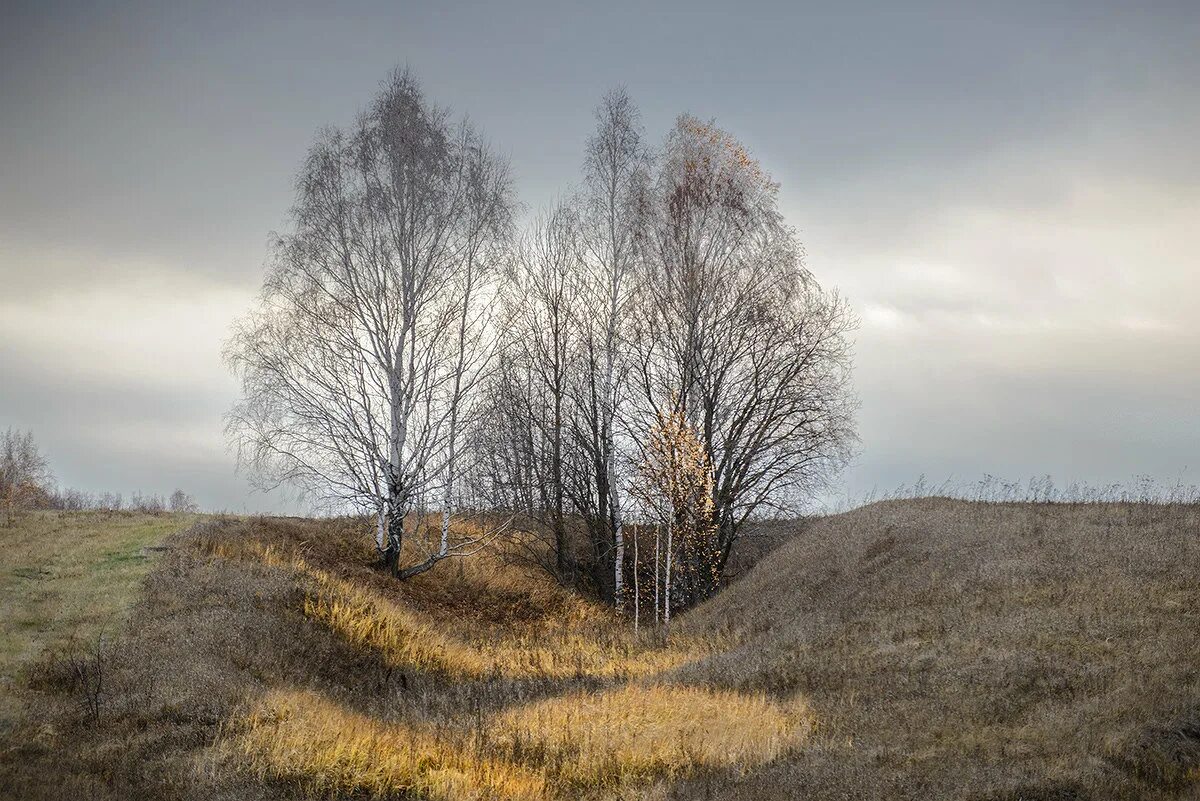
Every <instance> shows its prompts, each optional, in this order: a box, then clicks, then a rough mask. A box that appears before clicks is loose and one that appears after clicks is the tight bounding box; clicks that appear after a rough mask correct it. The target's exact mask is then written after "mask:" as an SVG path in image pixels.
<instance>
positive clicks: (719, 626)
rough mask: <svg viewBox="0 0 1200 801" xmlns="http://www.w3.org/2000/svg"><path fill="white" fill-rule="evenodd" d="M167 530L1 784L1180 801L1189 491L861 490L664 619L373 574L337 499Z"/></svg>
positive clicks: (121, 790)
mask: <svg viewBox="0 0 1200 801" xmlns="http://www.w3.org/2000/svg"><path fill="white" fill-rule="evenodd" d="M167 544H168V546H169V550H168V551H167V552H165V553H164V554H163V555H162V557H161V559H160V561H159V562H158V564H157V565H156V566H155V568H154V569H153V571H152V572H151V573H150V575H149V577H148V578H147V580H146V582H145V585H144V590H143V593H142V595H141V597H140V600H139V601H138V602H137V604H136V605H135V606H134V608H133V611H132V616H131V618H130V622H129V625H128V627H127V628H126V629H125V630H124V631H123V632H122V636H121V637H120V638H119V639H118V640H115V641H113V642H112V643H111V644H110V645H108V646H106V647H105V648H103V649H101V650H100V651H99V652H96V651H94V650H93V651H90V652H89V651H82V652H78V653H75V654H74V655H71V656H58V657H55V656H47V657H43V658H42V659H41V660H40V661H37V662H35V663H33V664H32V665H31V666H30V667H27V668H26V670H25V671H24V673H23V682H24V686H25V690H24V691H23V692H24V694H23V696H22V702H23V704H24V705H25V707H26V710H27V714H26V716H25V720H24V721H23V722H22V723H21V724H20V725H19V726H18V727H17V728H16V729H14V730H12V731H11V732H9V733H8V735H6V736H4V737H3V739H2V740H0V795H3V794H4V793H6V792H7V793H9V794H10V795H11V797H20V798H59V797H93V798H114V799H115V798H121V799H127V798H177V799H199V798H228V799H234V798H236V799H256V798H261V799H267V798H308V797H335V796H339V797H340V796H377V797H404V795H405V794H408V795H411V796H413V797H425V798H435V799H459V798H513V799H525V798H529V799H536V798H655V799H667V798H678V799H694V798H705V797H710V798H733V799H739V798H744V799H752V798H753V799H770V798H795V799H801V798H805V799H835V798H836V799H858V798H864V799H869V798H879V799H883V798H913V799H917V798H921V799H927V798H978V799H1087V798H1096V799H1099V798H1150V799H1178V798H1197V797H1200V795H1197V793H1198V792H1200V620H1198V619H1197V618H1198V614H1197V611H1196V610H1197V600H1198V596H1200V581H1198V580H1197V579H1198V578H1200V510H1197V509H1196V508H1195V507H1162V506H1142V505H1090V506H1062V505H1022V504H968V503H962V502H955V501H947V500H932V499H931V500H921V501H905V502H886V503H880V504H875V505H872V506H870V507H866V508H864V509H860V510H857V511H855V512H851V513H849V514H846V515H839V516H836V517H831V518H826V519H824V520H820V521H817V522H814V523H810V524H806V525H805V526H804V528H803V530H802V531H798V532H797V535H796V536H794V537H793V538H792V539H790V540H789V541H787V542H786V543H785V544H784V545H782V546H781V547H779V548H778V549H776V550H774V551H773V552H771V553H769V554H767V555H765V556H763V557H762V558H761V559H760V560H759V561H758V563H757V564H756V565H755V566H754V567H753V568H752V569H750V570H749V571H748V572H747V574H746V575H745V576H744V577H743V578H741V579H740V580H739V581H737V582H735V583H734V584H733V585H732V586H731V587H730V588H729V589H727V590H726V591H725V592H724V593H722V594H721V595H720V596H718V597H717V598H715V599H713V600H712V601H710V602H709V603H708V604H706V605H705V606H703V607H701V608H699V609H696V610H694V611H693V612H691V613H689V614H688V615H685V616H683V617H682V618H681V620H680V622H679V624H678V625H677V626H676V627H675V629H674V631H672V633H671V638H670V640H669V641H668V642H664V641H663V640H662V639H661V638H660V637H659V636H657V635H656V634H654V633H646V632H643V633H642V634H640V635H635V634H634V633H633V632H632V631H631V630H630V627H629V626H628V625H627V623H626V622H625V621H623V620H620V619H618V618H616V617H615V616H614V615H613V614H612V613H611V612H610V611H609V610H607V609H601V608H599V607H597V606H595V605H593V604H591V603H589V602H587V601H586V600H584V599H581V598H580V597H578V596H576V595H574V594H572V593H570V592H568V591H565V590H563V589H561V588H559V587H557V586H556V585H554V584H552V583H550V582H548V581H546V580H545V579H544V578H541V577H539V576H536V575H527V574H525V573H523V572H521V571H519V570H517V569H516V568H514V567H511V566H508V565H507V564H506V563H504V562H503V561H502V560H501V559H499V558H498V557H496V556H490V557H484V558H475V559H472V560H469V561H463V562H459V563H455V564H454V565H453V566H451V567H449V568H446V569H443V570H439V571H434V572H433V573H430V574H427V575H423V576H419V577H417V578H416V579H414V580H412V581H409V582H407V583H404V584H398V583H397V582H395V581H393V580H392V579H390V578H388V577H387V576H384V575H381V574H379V573H377V572H375V571H374V570H373V569H372V567H371V563H372V557H373V554H372V552H371V547H370V544H369V541H368V540H367V539H366V538H365V537H364V536H363V534H362V532H361V531H359V530H357V529H356V528H355V527H354V526H353V525H352V524H351V523H349V522H345V521H303V520H208V521H205V522H202V523H199V524H197V525H196V526H194V527H192V528H191V529H190V530H188V531H186V532H184V533H181V534H177V535H174V536H173V537H172V538H170V539H169V540H168V542H167ZM1189 793H1190V795H1189Z"/></svg>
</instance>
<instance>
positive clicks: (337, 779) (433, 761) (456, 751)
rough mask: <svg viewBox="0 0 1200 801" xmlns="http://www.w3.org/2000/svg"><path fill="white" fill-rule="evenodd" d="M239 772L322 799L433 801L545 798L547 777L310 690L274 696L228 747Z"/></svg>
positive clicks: (238, 729)
mask: <svg viewBox="0 0 1200 801" xmlns="http://www.w3.org/2000/svg"><path fill="white" fill-rule="evenodd" d="M222 748H223V749H225V750H226V751H227V752H228V753H229V755H230V756H232V757H233V758H234V760H235V761H236V764H237V765H238V766H239V767H248V768H249V769H250V770H253V771H255V772H256V773H257V774H258V775H259V776H260V777H261V778H263V779H266V780H282V781H287V782H293V783H295V784H297V785H298V786H299V787H301V788H302V789H303V790H304V791H306V792H308V793H310V794H313V795H318V796H322V797H325V796H329V797H334V796H343V795H355V794H364V793H365V794H368V795H371V796H373V797H377V798H385V797H392V796H395V795H398V794H405V793H407V794H411V795H414V796H417V797H420V798H428V799H434V801H471V800H472V799H513V800H514V801H522V800H523V799H528V800H529V801H535V800H536V799H539V798H544V797H545V795H546V787H545V784H544V783H543V781H542V779H541V777H540V776H539V775H537V774H536V773H533V772H532V771H529V770H525V769H522V768H520V767H518V766H515V765H511V764H505V763H501V762H497V761H495V760H490V759H481V758H478V757H477V756H476V755H475V754H474V753H473V752H472V751H471V750H470V749H464V748H463V744H462V743H461V742H454V741H452V740H447V739H445V738H439V737H437V736H434V735H432V734H430V733H428V732H423V731H420V730H419V729H417V728H414V727H412V726H406V725H403V724H398V723H389V722H383V721H379V720H377V719H374V718H371V717H367V716H365V715H361V714H358V713H355V712H351V711H348V710H346V709H344V708H342V707H340V706H338V705H337V704H334V703H332V702H330V701H329V700H327V699H324V698H322V697H320V696H318V695H316V694H315V693H312V692H294V691H282V690H277V691H272V692H270V693H268V694H267V695H266V696H265V697H264V698H263V699H262V700H261V701H259V703H258V704H257V706H256V708H255V709H254V710H253V712H252V713H251V714H250V715H249V716H248V717H247V718H246V719H245V720H244V721H242V722H241V723H240V724H239V725H238V726H237V727H236V728H235V733H234V734H233V735H232V736H231V737H229V738H228V739H227V740H225V741H223V744H222Z"/></svg>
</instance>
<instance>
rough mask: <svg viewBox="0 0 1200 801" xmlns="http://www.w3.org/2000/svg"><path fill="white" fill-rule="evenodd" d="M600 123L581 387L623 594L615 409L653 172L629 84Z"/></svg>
mask: <svg viewBox="0 0 1200 801" xmlns="http://www.w3.org/2000/svg"><path fill="white" fill-rule="evenodd" d="M596 121H597V126H596V130H595V133H593V135H592V137H591V139H589V140H588V144H587V156H586V158H585V161H584V184H583V191H582V192H581V194H580V198H579V204H580V209H581V214H580V217H581V220H582V234H583V235H582V237H581V244H582V256H583V259H582V262H583V265H582V266H583V268H584V277H585V279H586V280H585V284H584V286H585V292H586V294H585V298H586V302H585V306H584V307H585V308H586V309H587V310H588V311H589V315H588V324H587V325H586V326H584V327H583V335H584V337H585V338H586V342H585V347H584V354H585V356H586V358H587V360H588V366H589V369H590V374H591V375H590V376H589V380H588V381H586V382H585V383H584V387H585V389H586V391H585V392H584V393H582V397H583V399H584V402H583V404H582V407H583V411H584V413H585V415H586V416H587V417H588V418H590V423H591V425H589V426H587V427H586V428H587V429H590V430H591V431H593V432H594V435H593V437H592V438H591V442H590V443H589V444H590V450H591V453H592V457H593V461H594V464H595V473H596V475H595V491H596V493H597V496H598V499H597V500H598V503H597V508H598V510H599V511H600V517H601V519H603V520H605V521H606V524H607V526H608V530H609V537H611V542H612V547H613V557H612V565H613V599H614V601H615V603H616V605H617V606H620V605H621V604H622V602H623V599H624V586H623V583H624V563H625V538H624V533H623V527H624V521H623V518H622V514H621V495H620V489H621V482H620V480H619V478H618V475H617V468H618V464H617V458H618V457H617V442H616V425H615V421H616V414H617V408H618V404H619V397H620V393H621V385H622V379H623V376H624V374H625V373H626V360H625V358H624V354H625V349H624V347H623V343H622V338H623V335H624V333H625V328H626V320H627V317H628V313H629V307H630V304H631V302H632V299H633V297H634V295H635V289H636V280H637V269H638V263H639V257H640V254H639V248H640V244H641V242H640V240H641V234H642V230H643V213H642V206H643V202H644V197H645V192H646V187H647V180H648V174H649V156H648V154H647V152H646V149H645V145H644V143H643V137H642V129H641V123H640V118H639V114H638V111H637V108H636V106H635V105H634V103H633V101H632V100H631V99H630V97H629V95H628V94H627V93H626V92H625V90H624V89H616V90H614V91H612V92H609V93H608V94H607V95H605V97H604V99H603V100H602V101H601V103H600V105H599V107H598V108H597V109H596Z"/></svg>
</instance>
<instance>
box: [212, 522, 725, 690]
mask: <svg viewBox="0 0 1200 801" xmlns="http://www.w3.org/2000/svg"><path fill="white" fill-rule="evenodd" d="M201 548H202V549H203V550H205V551H206V552H208V553H212V554H214V555H217V556H221V557H223V558H232V559H241V560H245V561H251V562H257V563H260V564H263V565H266V566H269V567H272V568H279V569H285V570H290V571H294V573H295V574H296V576H297V578H298V580H299V581H300V582H301V583H302V584H303V585H304V586H305V587H306V590H307V593H306V595H305V598H304V604H303V610H304V614H305V616H307V617H308V618H310V619H312V620H314V621H317V622H319V623H322V624H323V625H326V626H328V627H329V628H330V629H331V630H332V631H333V632H335V633H336V634H337V635H338V636H340V637H342V638H343V639H345V640H346V641H347V642H349V643H351V644H353V645H354V646H356V647H360V648H366V649H370V650H371V651H374V652H376V653H378V654H380V655H381V656H382V657H383V658H384V659H385V660H386V661H387V662H388V664H390V665H392V666H393V667H397V668H412V669H415V670H419V671H424V672H428V673H433V674H437V675H441V676H444V677H447V678H453V679H482V678H487V677H503V678H508V679H575V680H583V679H593V680H604V681H611V680H626V679H631V678H635V677H642V676H648V675H653V674H656V673H660V672H662V671H664V670H667V669H669V668H672V667H677V666H679V665H681V664H683V663H685V662H686V661H689V660H692V659H695V658H697V657H699V656H701V655H703V654H704V653H708V652H710V651H711V650H712V649H713V648H714V647H717V646H718V643H719V640H718V639H717V638H704V639H700V638H691V637H687V636H680V637H676V638H674V639H673V640H672V641H671V642H670V643H667V644H664V643H662V642H661V641H659V640H657V638H656V637H654V636H653V635H647V636H645V637H635V636H632V632H630V630H629V625H628V623H627V622H626V621H624V620H622V619H621V618H619V617H617V616H616V615H615V614H613V613H612V612H611V611H610V610H607V609H601V608H600V607H599V606H597V605H596V604H594V603H591V602H589V601H587V600H585V599H583V598H581V597H580V596H578V595H576V594H575V593H572V592H570V591H568V590H565V589H563V588H562V587H559V586H558V585H556V584H554V583H553V582H550V581H548V580H546V579H545V578H544V577H542V576H529V575H526V574H523V573H520V572H519V571H517V570H515V569H514V568H512V567H511V565H509V564H507V563H506V562H505V561H504V559H503V558H502V555H501V554H498V553H490V554H481V555H479V556H476V557H475V558H473V559H471V560H469V561H462V562H458V563H456V565H455V567H457V568H458V569H457V570H456V571H454V572H452V573H450V575H449V576H443V577H441V579H442V580H441V581H440V582H437V583H432V584H431V583H430V582H429V581H428V578H429V577H422V578H425V579H426V580H425V582H422V581H421V580H420V579H418V580H415V581H412V582H409V583H408V584H405V585H399V584H397V583H396V582H394V581H393V580H391V579H390V578H388V577H381V576H379V574H377V573H376V572H375V571H373V570H369V569H363V570H357V571H355V570H352V569H351V570H349V571H347V570H346V568H348V567H352V566H353V563H350V565H347V564H346V563H342V564H341V565H337V566H334V569H337V568H338V567H340V568H341V569H342V571H343V575H342V576H339V575H335V574H334V572H332V571H331V570H328V569H322V568H320V567H316V566H315V564H314V563H313V561H312V560H311V559H309V558H306V556H305V555H304V554H305V553H308V554H311V553H312V550H311V549H309V550H307V552H306V551H305V549H303V548H288V547H287V546H286V545H281V544H266V545H264V544H263V543H262V542H258V541H254V540H235V541H230V540H228V539H220V540H216V541H211V542H203V543H201ZM369 558H370V557H369V556H368V555H366V554H363V555H361V556H360V559H362V560H364V561H365V560H368V559H369ZM318 559H319V557H318ZM381 578H382V581H381V580H380V579H381ZM434 581H435V582H436V581H437V578H436V577H434ZM447 587H450V588H451V594H450V596H449V598H447V597H446V593H445V590H446V588H447ZM468 599H469V603H466V604H464V600H468Z"/></svg>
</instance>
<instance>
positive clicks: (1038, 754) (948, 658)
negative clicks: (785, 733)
mask: <svg viewBox="0 0 1200 801" xmlns="http://www.w3.org/2000/svg"><path fill="white" fill-rule="evenodd" d="M683 625H684V627H685V628H686V629H688V630H689V631H690V633H692V634H693V635H694V636H702V635H703V634H704V633H705V632H718V631H719V632H722V633H723V634H724V635H725V636H727V637H728V638H730V639H732V640H737V641H739V642H740V645H739V646H737V647H735V648H732V649H729V650H727V651H725V652H723V653H721V654H717V655H713V656H711V657H709V658H707V659H705V660H702V661H701V662H699V663H697V664H694V665H691V666H688V667H687V668H686V669H685V670H684V671H683V672H682V673H683V675H684V676H687V677H689V678H690V679H692V680H705V681H712V682H716V683H718V684H721V685H723V686H727V687H731V688H737V689H741V690H743V691H754V690H761V691H766V692H770V693H775V694H780V695H783V696H787V695H790V694H792V693H796V692H800V693H803V694H804V695H805V696H806V697H808V698H809V700H810V702H811V704H812V706H813V709H814V710H815V711H816V713H817V714H818V716H819V717H820V720H821V726H820V729H819V733H818V736H817V737H815V738H814V740H813V742H812V747H811V748H810V749H808V750H807V751H806V752H805V753H804V754H802V755H800V756H798V757H797V758H795V759H793V760H789V761H787V762H786V763H780V764H775V765H773V766H770V767H769V768H768V769H766V770H764V771H761V772H759V773H758V774H756V775H755V776H753V777H751V778H750V780H748V781H745V782H742V783H740V784H739V785H738V786H736V787H732V786H724V787H722V788H720V790H719V791H718V790H716V789H714V791H715V792H719V794H720V795H722V796H723V797H729V798H733V799H738V798H805V799H834V798H846V797H854V798H867V799H871V798H889V799H893V798H894V799H921V798H930V797H935V798H961V797H969V798H980V799H985V798H986V799H1050V798H1056V799H1057V798H1062V799H1110V798H1114V799H1166V798H1195V797H1200V786H1197V783H1196V777H1197V775H1198V773H1200V507H1197V506H1155V505H1149V504H1092V505H1083V504H1080V505H1065V504H1064V505H1057V504H984V503H967V502H961V501H951V500H945V499H924V500H916V501H889V502H883V503H879V504H874V505H872V506H869V507H866V508H863V509H860V510H857V511H855V512H851V513H848V514H845V515H839V516H837V517H833V518H828V519H826V520H823V521H821V522H819V523H817V524H815V525H813V526H811V527H810V528H809V529H808V530H807V531H806V532H805V536H804V537H803V538H797V539H795V540H793V541H792V542H790V543H788V544H787V545H784V546H783V547H782V548H780V549H779V550H778V551H776V552H775V553H773V554H771V555H769V556H767V557H766V558H765V559H764V560H763V561H762V562H761V563H760V564H759V565H758V566H757V567H756V568H755V570H754V571H752V572H751V573H750V574H749V575H747V576H746V577H745V579H744V580H742V581H741V582H738V583H736V584H734V585H733V586H731V587H730V588H729V589H728V590H727V591H726V592H725V593H724V594H723V595H721V596H719V597H718V598H716V599H714V600H713V601H712V602H711V603H709V604H708V605H706V606H705V607H702V608H700V609H697V610H695V611H694V612H693V613H691V614H690V615H689V616H687V617H686V618H685V619H684V622H683ZM695 789H696V788H695V787H694V786H692V785H689V784H687V783H683V784H681V785H680V786H679V787H678V788H677V793H678V797H680V798H686V797H688V794H689V793H692V792H694V791H695Z"/></svg>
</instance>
